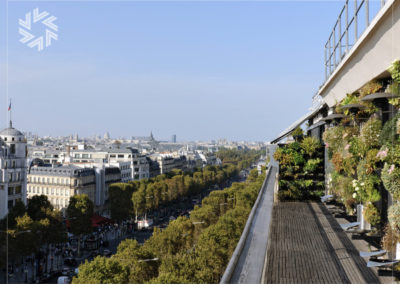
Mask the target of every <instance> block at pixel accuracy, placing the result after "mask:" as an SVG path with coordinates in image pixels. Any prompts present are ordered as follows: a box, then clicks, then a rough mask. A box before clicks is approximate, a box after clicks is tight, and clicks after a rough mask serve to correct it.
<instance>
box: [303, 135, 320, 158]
mask: <svg viewBox="0 0 400 284" xmlns="http://www.w3.org/2000/svg"><path fill="white" fill-rule="evenodd" d="M300 147H301V148H302V149H303V151H304V153H306V154H307V155H308V156H309V157H312V156H313V155H314V154H315V153H316V152H317V150H318V149H319V148H320V147H321V143H319V141H318V139H317V138H315V137H314V136H311V137H305V138H304V139H303V140H302V141H301V143H300Z"/></svg>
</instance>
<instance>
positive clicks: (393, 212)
mask: <svg viewBox="0 0 400 284" xmlns="http://www.w3.org/2000/svg"><path fill="white" fill-rule="evenodd" d="M388 220H389V224H390V227H391V229H392V230H393V232H395V233H396V234H397V235H399V234H400V203H399V202H396V203H394V204H393V205H392V206H390V207H389V210H388Z"/></svg>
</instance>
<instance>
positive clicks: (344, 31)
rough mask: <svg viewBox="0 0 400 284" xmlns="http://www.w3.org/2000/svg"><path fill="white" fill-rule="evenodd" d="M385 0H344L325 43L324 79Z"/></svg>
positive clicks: (352, 44)
mask: <svg viewBox="0 0 400 284" xmlns="http://www.w3.org/2000/svg"><path fill="white" fill-rule="evenodd" d="M385 3H386V0H376V1H369V0H362V1H357V0H346V3H345V5H344V7H343V9H342V10H341V12H340V14H339V17H338V19H337V20H336V23H335V25H334V26H333V30H332V32H331V34H330V35H329V38H328V40H327V42H326V43H325V60H324V61H325V81H327V80H328V79H329V77H330V76H331V75H332V73H333V72H334V71H335V70H336V67H337V66H338V65H339V64H340V62H341V61H342V60H343V58H344V57H345V56H346V54H348V53H349V51H350V50H351V49H352V48H353V47H354V45H355V44H356V43H357V41H358V40H359V38H360V37H361V35H362V34H363V33H364V31H365V30H366V29H367V28H368V26H369V24H370V22H371V21H372V20H373V19H374V18H375V16H376V15H377V14H378V12H379V11H380V10H381V9H382V7H383V6H384V5H385Z"/></svg>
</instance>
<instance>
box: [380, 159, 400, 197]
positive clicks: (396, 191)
mask: <svg viewBox="0 0 400 284" xmlns="http://www.w3.org/2000/svg"><path fill="white" fill-rule="evenodd" d="M381 178H382V181H383V185H384V186H385V188H386V189H387V191H389V192H390V193H391V194H393V197H394V198H395V199H399V198H400V168H399V166H396V165H394V164H391V165H389V164H388V163H385V166H384V167H383V169H382V173H381Z"/></svg>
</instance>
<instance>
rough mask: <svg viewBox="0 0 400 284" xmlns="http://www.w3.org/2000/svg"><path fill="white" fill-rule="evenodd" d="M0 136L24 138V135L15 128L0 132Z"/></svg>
mask: <svg viewBox="0 0 400 284" xmlns="http://www.w3.org/2000/svg"><path fill="white" fill-rule="evenodd" d="M0 136H24V134H22V132H21V131H19V130H17V129H15V128H12V127H9V128H6V129H3V130H2V131H0Z"/></svg>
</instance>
